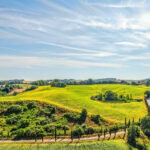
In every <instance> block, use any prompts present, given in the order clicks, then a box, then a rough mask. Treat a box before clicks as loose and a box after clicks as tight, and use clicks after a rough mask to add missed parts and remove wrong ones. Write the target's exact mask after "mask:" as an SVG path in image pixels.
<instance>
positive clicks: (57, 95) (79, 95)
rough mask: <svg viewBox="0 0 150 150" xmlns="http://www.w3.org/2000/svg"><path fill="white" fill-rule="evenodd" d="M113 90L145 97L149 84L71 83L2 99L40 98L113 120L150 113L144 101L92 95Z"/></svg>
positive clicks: (61, 106)
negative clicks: (103, 99) (116, 100)
mask: <svg viewBox="0 0 150 150" xmlns="http://www.w3.org/2000/svg"><path fill="white" fill-rule="evenodd" d="M107 90H112V91H114V92H117V93H118V94H132V96H133V98H137V99H139V98H140V99H141V98H142V99H143V97H144V92H145V91H146V90H150V88H149V87H146V86H132V85H119V84H103V85H102V84H101V85H70V86H67V87H65V88H57V87H50V86H41V87H39V88H37V89H35V90H33V91H28V92H23V93H21V94H18V95H16V96H7V97H0V101H19V100H38V101H43V102H46V103H49V104H52V105H56V106H57V107H60V108H63V109H67V110H69V111H76V112H79V111H81V109H83V108H86V109H87V111H88V114H89V115H91V114H100V115H101V116H102V117H104V118H105V119H106V120H108V121H111V122H124V119H125V117H126V118H127V119H133V117H134V119H135V120H138V119H139V118H141V117H143V116H145V115H146V114H147V109H146V106H145V103H144V101H142V102H131V103H108V102H99V101H93V100H91V99H90V97H91V96H93V95H96V94H98V93H100V92H102V93H104V92H105V91H107Z"/></svg>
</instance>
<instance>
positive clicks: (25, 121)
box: [19, 119, 30, 128]
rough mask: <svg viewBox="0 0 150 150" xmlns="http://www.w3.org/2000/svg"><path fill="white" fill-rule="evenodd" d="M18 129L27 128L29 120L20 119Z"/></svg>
mask: <svg viewBox="0 0 150 150" xmlns="http://www.w3.org/2000/svg"><path fill="white" fill-rule="evenodd" d="M19 124H20V125H19V127H20V128H26V127H28V126H29V124H30V120H29V119H21V120H20V121H19Z"/></svg>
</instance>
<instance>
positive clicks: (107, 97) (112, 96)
mask: <svg viewBox="0 0 150 150" xmlns="http://www.w3.org/2000/svg"><path fill="white" fill-rule="evenodd" d="M104 97H105V100H106V101H115V100H118V95H117V94H116V93H115V92H112V91H106V93H105V95H104Z"/></svg>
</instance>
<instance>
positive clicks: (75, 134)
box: [72, 126, 84, 138]
mask: <svg viewBox="0 0 150 150" xmlns="http://www.w3.org/2000/svg"><path fill="white" fill-rule="evenodd" d="M83 134H84V130H83V128H82V127H81V126H76V127H75V128H74V129H73V130H72V135H73V137H78V138H80V137H81V136H82V135H83Z"/></svg>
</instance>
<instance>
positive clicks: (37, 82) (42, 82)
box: [31, 80, 49, 86]
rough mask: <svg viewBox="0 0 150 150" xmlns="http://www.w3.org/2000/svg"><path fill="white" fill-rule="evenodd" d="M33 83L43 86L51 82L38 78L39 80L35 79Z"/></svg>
mask: <svg viewBox="0 0 150 150" xmlns="http://www.w3.org/2000/svg"><path fill="white" fill-rule="evenodd" d="M31 84H32V85H36V86H43V85H49V82H48V81H45V80H38V81H33V82H32V83H31Z"/></svg>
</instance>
